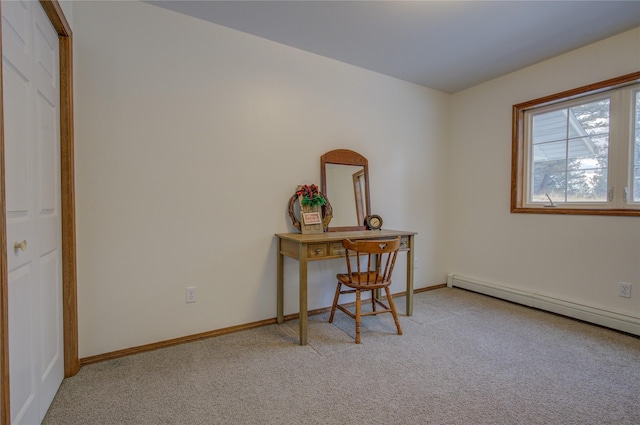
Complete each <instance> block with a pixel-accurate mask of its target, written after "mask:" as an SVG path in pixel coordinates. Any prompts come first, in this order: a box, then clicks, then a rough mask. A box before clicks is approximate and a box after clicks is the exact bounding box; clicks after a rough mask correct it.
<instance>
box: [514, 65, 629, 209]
mask: <svg viewBox="0 0 640 425" xmlns="http://www.w3.org/2000/svg"><path fill="white" fill-rule="evenodd" d="M512 154H513V155H512V158H513V159H512V171H511V212H524V213H546V214H549V213H551V214H554V213H555V214H598V215H636V216H640V72H637V73H633V74H629V75H625V76H622V77H618V78H614V79H612V80H608V81H604V82H601V83H597V84H592V85H589V86H585V87H581V88H578V89H574V90H569V91H567V92H563V93H558V94H555V95H552V96H547V97H544V98H540V99H536V100H532V101H529V102H525V103H521V104H518V105H514V106H513V152H512Z"/></svg>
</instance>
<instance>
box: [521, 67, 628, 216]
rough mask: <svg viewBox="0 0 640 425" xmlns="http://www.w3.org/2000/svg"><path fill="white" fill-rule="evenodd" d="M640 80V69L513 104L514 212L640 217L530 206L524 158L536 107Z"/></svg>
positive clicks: (597, 210)
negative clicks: (527, 119) (527, 122)
mask: <svg viewBox="0 0 640 425" xmlns="http://www.w3.org/2000/svg"><path fill="white" fill-rule="evenodd" d="M638 82H640V72H634V73H631V74H627V75H623V76H620V77H616V78H612V79H609V80H606V81H601V82H599V83H595V84H589V85H586V86H582V87H578V88H576V89H571V90H567V91H564V92H561V93H556V94H552V95H550V96H544V97H541V98H538V99H534V100H529V101H527V102H523V103H519V104H517V105H513V114H512V134H511V137H512V145H511V146H512V150H511V212H512V213H526V214H572V215H613V216H636V217H637V216H640V210H637V209H604V208H562V207H556V208H531V207H526V206H524V205H525V200H524V196H525V195H524V184H525V181H526V178H527V177H526V176H525V175H524V169H525V167H524V161H525V154H526V146H525V142H524V114H525V112H526V111H527V110H529V109H532V108H534V107H541V106H544V105H548V104H552V103H554V102H560V101H564V100H570V99H573V98H576V97H581V96H585V95H587V94H594V93H598V92H602V91H607V90H611V89H614V88H616V87H622V86H625V85H629V84H633V83H638Z"/></svg>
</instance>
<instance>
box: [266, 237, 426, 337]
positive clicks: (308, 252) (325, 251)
mask: <svg viewBox="0 0 640 425" xmlns="http://www.w3.org/2000/svg"><path fill="white" fill-rule="evenodd" d="M414 235H416V232H407V231H402V230H384V229H383V230H362V231H349V232H326V233H318V234H307V235H303V234H301V233H278V234H276V237H277V238H278V318H277V322H278V323H279V324H281V323H283V322H284V257H285V256H287V257H291V258H294V259H296V260H298V267H299V280H300V345H307V263H308V262H309V261H321V260H328V259H332V258H344V248H343V247H342V240H343V239H377V238H395V237H397V236H400V237H401V244H400V250H401V251H408V252H407V295H406V297H407V298H406V301H407V313H406V314H407V316H411V315H412V314H413V238H414Z"/></svg>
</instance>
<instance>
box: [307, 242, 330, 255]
mask: <svg viewBox="0 0 640 425" xmlns="http://www.w3.org/2000/svg"><path fill="white" fill-rule="evenodd" d="M326 256H327V244H326V243H313V244H309V245H308V246H307V257H309V258H317V257H326Z"/></svg>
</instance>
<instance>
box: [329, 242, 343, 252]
mask: <svg viewBox="0 0 640 425" xmlns="http://www.w3.org/2000/svg"><path fill="white" fill-rule="evenodd" d="M331 255H344V247H343V246H342V242H332V243H331Z"/></svg>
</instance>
